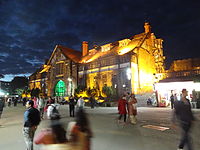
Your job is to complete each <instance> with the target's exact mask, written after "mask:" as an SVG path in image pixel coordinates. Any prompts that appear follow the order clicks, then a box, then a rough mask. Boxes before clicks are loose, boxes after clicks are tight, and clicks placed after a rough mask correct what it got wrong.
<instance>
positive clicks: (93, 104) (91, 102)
mask: <svg viewBox="0 0 200 150" xmlns="http://www.w3.org/2000/svg"><path fill="white" fill-rule="evenodd" d="M89 101H90V106H91V108H92V109H93V108H94V106H95V98H94V97H93V96H91V97H90V99H89Z"/></svg>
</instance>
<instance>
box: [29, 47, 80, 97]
mask: <svg viewBox="0 0 200 150" xmlns="http://www.w3.org/2000/svg"><path fill="white" fill-rule="evenodd" d="M80 58H81V52H79V51H75V50H73V49H70V48H66V47H63V46H61V45H57V46H56V47H55V49H54V51H53V53H52V54H51V57H50V58H49V60H48V62H47V63H46V64H45V65H43V66H42V67H41V68H40V69H39V70H38V71H36V72H35V73H34V74H32V75H31V76H30V77H29V79H30V80H29V87H30V89H31V90H32V89H35V88H38V89H40V91H41V93H42V94H43V95H46V96H58V97H63V96H69V95H71V94H72V93H73V90H74V89H75V88H76V87H77V75H78V72H77V70H78V68H77V67H78V65H77V63H78V62H79V61H80Z"/></svg>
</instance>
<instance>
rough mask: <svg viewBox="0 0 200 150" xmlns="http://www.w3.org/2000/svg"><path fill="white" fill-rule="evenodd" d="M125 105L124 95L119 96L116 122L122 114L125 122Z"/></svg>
mask: <svg viewBox="0 0 200 150" xmlns="http://www.w3.org/2000/svg"><path fill="white" fill-rule="evenodd" d="M126 106H127V101H126V95H123V97H122V98H120V99H119V101H118V111H119V117H118V123H120V121H121V118H122V116H124V124H125V123H126V114H127V111H126Z"/></svg>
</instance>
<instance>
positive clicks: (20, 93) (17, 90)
mask: <svg viewBox="0 0 200 150" xmlns="http://www.w3.org/2000/svg"><path fill="white" fill-rule="evenodd" d="M23 91H24V90H23V89H15V93H16V94H17V95H20V96H21V95H22V93H23Z"/></svg>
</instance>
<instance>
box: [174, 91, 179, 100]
mask: <svg viewBox="0 0 200 150" xmlns="http://www.w3.org/2000/svg"><path fill="white" fill-rule="evenodd" d="M175 101H178V97H177V94H176V93H175V94H174V102H175Z"/></svg>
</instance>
